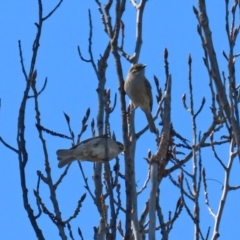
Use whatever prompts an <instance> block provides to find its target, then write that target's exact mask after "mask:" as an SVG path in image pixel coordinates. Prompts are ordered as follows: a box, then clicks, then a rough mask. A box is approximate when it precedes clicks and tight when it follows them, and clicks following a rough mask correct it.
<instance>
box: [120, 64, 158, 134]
mask: <svg viewBox="0 0 240 240" xmlns="http://www.w3.org/2000/svg"><path fill="white" fill-rule="evenodd" d="M145 67H146V65H144V64H141V63H137V64H134V65H133V66H132V67H131V68H130V70H129V73H128V75H127V78H126V81H125V84H124V90H125V92H126V93H127V95H128V96H129V98H130V99H131V101H132V103H133V105H134V107H135V108H137V107H140V108H141V109H142V110H143V112H144V113H145V115H146V117H147V120H148V125H149V129H150V131H151V132H153V133H156V132H157V130H156V127H155V124H154V121H153V118H152V114H151V111H152V105H153V97H152V88H151V85H150V83H149V81H148V80H147V79H146V77H145Z"/></svg>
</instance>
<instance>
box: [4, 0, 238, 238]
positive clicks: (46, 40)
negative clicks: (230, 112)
mask: <svg viewBox="0 0 240 240" xmlns="http://www.w3.org/2000/svg"><path fill="white" fill-rule="evenodd" d="M206 2H207V8H208V13H209V17H210V26H211V28H212V32H213V39H214V45H215V47H216V49H215V50H216V54H217V57H218V59H219V64H220V70H221V71H227V63H226V61H225V59H224V57H223V56H222V50H225V52H228V45H227V37H226V34H225V22H224V18H225V15H224V14H225V13H224V11H225V1H224V0H221V1H220V0H211V1H206ZM230 2H233V1H230ZM56 3H57V1H56V0H55V1H43V9H44V11H43V12H44V14H47V13H48V12H49V11H50V10H51V9H52V8H53V7H54V6H55V4H56ZM231 4H232V3H231ZM231 4H230V6H231ZM193 5H194V6H196V7H197V5H198V3H197V0H188V1H173V0H162V1H158V0H151V1H148V2H147V4H146V7H145V12H144V17H143V45H142V51H141V55H140V59H139V62H142V63H145V64H147V68H146V76H147V77H148V79H149V81H150V82H151V83H152V87H153V94H154V95H156V89H155V87H154V81H153V76H154V75H156V76H157V77H158V78H159V80H160V83H161V86H164V85H163V84H164V81H165V74H164V63H163V51H164V48H167V49H168V51H169V59H168V60H169V63H170V73H171V74H172V80H173V84H172V85H173V89H172V122H173V126H174V128H175V130H176V131H177V132H179V133H180V134H182V135H183V136H184V137H186V138H187V139H188V140H189V141H190V142H191V139H192V135H191V134H192V127H191V117H190V115H189V114H188V113H187V112H186V111H185V110H184V109H183V107H182V103H181V96H182V94H183V93H187V97H189V93H188V80H187V79H188V65H187V59H188V55H189V54H191V55H192V58H193V72H192V75H193V83H194V93H195V107H196V108H197V107H198V106H199V105H200V103H201V100H202V97H206V99H207V102H206V105H205V108H204V110H203V112H202V114H201V115H200V117H199V119H198V123H199V127H198V131H202V132H204V131H206V130H207V128H208V126H209V124H210V123H211V121H212V117H211V115H210V110H209V107H210V104H211V101H210V100H211V98H210V96H209V92H210V91H209V88H208V81H209V79H208V76H207V71H206V69H205V68H204V65H203V61H202V57H203V50H202V47H201V42H200V39H199V36H198V34H197V31H196V29H197V20H196V18H195V15H194V13H193V10H192V6H193ZM0 9H1V10H0V12H1V14H0V29H1V44H0V69H1V71H0V98H1V109H0V136H1V137H2V138H3V139H4V140H5V141H6V142H7V143H9V144H10V145H11V146H13V147H17V144H16V136H17V117H18V112H19V106H20V101H21V99H22V96H23V91H24V87H25V79H24V77H23V74H22V71H21V65H20V58H19V50H18V40H21V43H22V50H23V58H24V64H25V67H26V69H27V72H28V71H29V66H30V60H31V56H32V44H33V40H34V38H35V34H36V26H35V25H34V23H35V22H37V21H38V1H37V0H35V1H27V0H23V1H13V0H3V1H1V3H0ZM88 9H90V10H91V14H92V21H93V46H92V47H93V53H94V60H95V62H97V59H98V58H99V56H100V55H101V54H103V51H104V49H105V46H106V44H107V42H108V38H107V36H106V34H105V32H104V31H103V26H102V23H101V20H100V15H99V12H98V9H97V5H96V3H95V1H85V0H72V1H66V0H65V1H63V4H62V5H61V7H60V8H59V9H58V10H57V11H56V12H55V13H54V14H53V16H52V17H51V18H50V19H48V20H47V21H46V22H45V23H44V25H43V31H42V36H41V40H40V49H39V53H38V58H37V63H36V69H37V71H38V77H37V87H38V89H40V88H41V87H42V85H43V83H44V80H45V78H46V77H47V78H48V84H47V87H46V89H45V91H44V92H43V93H42V94H41V96H40V97H39V106H40V109H41V120H42V125H43V126H45V127H46V128H48V129H52V130H53V131H56V132H60V133H63V134H66V135H69V132H68V127H67V124H66V121H65V118H64V115H63V112H66V113H67V114H68V115H69V116H70V118H71V126H72V129H73V131H74V132H75V135H77V133H78V132H79V130H80V127H81V120H82V118H83V116H84V114H85V112H86V110H87V108H89V107H90V109H91V114H90V120H91V119H93V118H94V119H95V120H96V112H97V106H98V104H97V94H96V88H97V79H96V76H95V75H94V71H93V69H92V67H91V65H90V64H89V63H86V62H82V61H81V60H80V58H79V56H78V53H77V46H80V48H81V50H82V54H83V55H84V56H85V57H86V58H89V55H88V37H89V35H88V34H89V20H88ZM113 19H114V18H113ZM135 19H136V12H135V9H134V8H133V7H132V5H131V4H130V2H129V1H127V3H126V11H125V13H124V16H123V21H124V24H125V51H126V52H127V53H128V54H130V55H131V54H133V51H134V44H135ZM238 50H239V44H238V41H237V46H236V51H238ZM121 60H122V65H123V71H124V75H126V74H127V72H128V70H129V68H130V64H129V63H128V62H127V61H126V60H125V59H124V58H122V59H121ZM238 68H239V63H238V59H237V63H236V69H238ZM226 75H227V74H226ZM106 87H107V88H110V89H111V93H112V97H113V96H114V93H117V94H118V88H117V87H118V82H117V77H116V70H115V68H114V61H113V58H112V57H110V58H109V67H108V69H107V83H106ZM118 100H119V98H118ZM156 109H157V103H156V101H155V103H154V108H153V112H154V111H156ZM35 122H36V120H35V112H34V103H33V100H29V101H28V105H27V110H26V122H25V123H26V140H27V143H26V146H27V149H28V152H29V162H28V164H27V167H26V173H27V180H26V181H27V186H28V190H29V199H30V203H31V205H32V208H33V209H34V211H36V212H37V208H36V200H35V198H34V196H33V189H35V188H36V183H37V175H36V171H37V170H41V171H42V172H44V158H43V153H42V151H41V143H40V141H39V139H38V133H37V131H36V127H35ZM110 122H111V129H112V130H113V131H114V132H115V133H116V136H117V139H118V140H119V141H122V135H121V112H120V108H119V102H118V103H117V108H116V110H115V111H114V112H113V114H112V115H111V118H110ZM89 123H90V121H89ZM145 125H146V119H145V116H144V115H143V113H142V112H141V111H140V110H139V109H138V110H136V128H137V130H140V129H141V128H142V127H144V126H145ZM96 130H97V129H96ZM44 137H45V139H46V142H47V146H48V153H49V159H50V163H51V168H52V174H53V179H54V180H55V181H56V180H57V179H58V177H59V176H60V174H61V173H62V171H63V170H62V169H59V168H58V167H57V158H56V150H57V149H59V148H68V147H70V146H71V142H70V141H69V140H66V139H60V138H57V137H53V136H51V135H48V134H46V133H44ZM88 137H91V131H90V128H88V129H87V131H86V132H85V133H84V136H83V139H85V138H88ZM137 149H138V153H137V155H136V162H137V167H136V179H137V186H138V189H140V188H141V186H142V185H143V183H144V181H145V179H146V176H147V171H148V165H147V163H146V161H145V160H144V159H143V158H144V157H146V156H147V151H148V149H151V150H152V152H155V151H156V145H155V139H154V135H153V134H150V133H149V132H147V133H146V134H145V135H144V136H142V137H141V139H140V140H139V142H138V144H137ZM180 150H181V149H180ZM219 150H221V149H219ZM0 153H1V155H0V156H1V158H0V161H1V167H0V179H1V181H0V202H1V204H0V226H1V231H0V239H3V240H12V239H18V240H25V239H36V236H35V233H34V231H33V229H32V227H31V225H30V222H29V220H28V217H27V213H26V212H25V210H24V209H23V201H22V192H21V188H20V177H19V166H18V159H17V155H16V154H15V153H14V152H12V151H10V150H9V149H7V148H5V147H4V146H3V145H2V144H0ZM228 154H229V151H228V149H227V148H225V149H222V150H221V156H222V158H223V159H224V162H227V160H228V159H227V157H228ZM120 158H121V162H122V164H121V171H122V173H123V169H124V165H123V157H122V156H120ZM215 161H216V160H214V158H213V156H212V154H211V153H209V152H208V151H207V150H203V165H204V166H206V168H207V174H208V178H212V179H216V180H218V181H220V182H221V181H223V171H222V170H221V168H220V167H219V166H217V165H216V164H215V163H214V164H213V162H215ZM113 162H114V161H113ZM112 164H113V163H112ZM213 166H214V167H213ZM83 167H84V170H85V174H86V176H87V177H88V181H89V184H90V186H92V174H93V171H92V168H93V166H92V164H91V163H88V162H85V163H83ZM186 167H187V168H188V169H189V170H191V168H192V165H191V162H189V163H188V164H187V166H186ZM236 169H237V170H236V171H235V172H233V175H232V176H231V177H232V179H231V180H232V181H233V183H235V184H238V183H239V181H238V180H239V177H238V176H239V164H236ZM178 174H179V171H176V172H174V173H173V175H172V176H173V177H174V178H175V179H176V177H177V175H178ZM92 189H93V188H92ZM85 192H86V190H85V188H84V182H83V179H82V177H81V174H80V172H79V169H78V166H77V164H76V163H73V164H72V166H71V167H70V170H69V172H68V175H67V177H66V178H65V179H64V181H63V182H62V184H61V185H60V187H59V189H58V192H57V194H58V199H59V205H60V207H61V211H62V215H63V218H64V219H66V218H68V217H69V215H71V214H72V213H73V211H74V210H75V207H76V205H77V201H78V199H79V198H80V197H81V195H82V194H84V193H85ZM209 192H210V194H209V197H210V201H211V203H212V208H213V210H214V211H215V212H216V211H217V207H218V201H219V199H220V196H221V193H222V191H221V184H219V183H216V182H213V181H212V182H209ZM40 193H41V197H42V199H43V201H44V203H45V204H46V206H47V207H48V208H49V209H50V210H52V205H51V202H50V201H49V190H48V188H47V187H46V186H44V184H43V183H42V184H41V187H40ZM122 194H123V195H124V194H125V191H124V187H122ZM148 195H149V189H146V190H145V192H144V193H143V194H142V196H141V197H139V214H140V213H141V212H142V210H143V208H144V204H145V202H146V201H147V199H148ZM239 197H240V194H239V192H232V193H231V194H230V197H229V198H228V199H227V205H226V208H225V211H224V215H223V217H224V220H223V221H222V225H221V226H222V227H221V239H239V238H240V230H239V226H238V225H239V222H240V217H239V216H240V214H239V210H240V209H239V204H238V202H239ZM178 198H179V190H178V189H176V188H175V187H174V186H172V184H171V183H170V180H169V179H164V181H163V183H162V186H161V205H162V209H163V212H164V214H165V219H167V217H168V212H169V211H174V209H175V206H176V201H177V199H178ZM200 199H201V204H202V205H201V206H202V207H201V216H202V218H201V226H202V230H203V233H204V234H206V232H207V228H208V226H213V223H214V221H213V218H212V217H211V216H209V213H208V210H207V208H206V207H205V205H204V197H203V192H201V197H200ZM123 203H124V197H123ZM190 209H192V205H190ZM120 219H121V220H122V222H124V217H123V215H121V217H120ZM98 222H99V215H98V213H97V210H96V208H95V206H94V205H93V203H92V200H91V198H90V196H89V194H87V197H86V199H85V201H84V203H83V207H82V208H81V212H80V214H79V217H78V218H77V220H74V221H73V222H72V230H73V233H74V234H75V236H76V235H77V227H78V226H79V227H80V228H81V230H82V232H83V235H84V239H92V238H93V226H97V225H98ZM39 225H40V227H41V229H42V230H43V233H44V236H45V238H46V239H58V231H57V228H56V227H55V226H53V224H52V222H51V220H49V218H48V217H47V216H46V215H42V216H41V218H40V219H39ZM193 235H194V228H193V224H192V221H191V219H190V217H189V216H188V215H187V213H186V210H185V209H183V212H182V214H181V215H180V217H179V219H178V221H177V222H176V224H175V225H174V229H173V231H172V233H171V234H170V239H180V240H186V239H193ZM77 238H78V237H77V236H76V239H77ZM117 239H121V238H120V235H119V234H118V235H117Z"/></svg>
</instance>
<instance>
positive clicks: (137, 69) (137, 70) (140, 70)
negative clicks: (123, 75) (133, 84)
mask: <svg viewBox="0 0 240 240" xmlns="http://www.w3.org/2000/svg"><path fill="white" fill-rule="evenodd" d="M146 66H147V65H145V64H142V63H137V64H134V65H133V66H132V67H131V68H130V71H129V73H130V74H131V75H134V76H138V75H144V73H145V67H146Z"/></svg>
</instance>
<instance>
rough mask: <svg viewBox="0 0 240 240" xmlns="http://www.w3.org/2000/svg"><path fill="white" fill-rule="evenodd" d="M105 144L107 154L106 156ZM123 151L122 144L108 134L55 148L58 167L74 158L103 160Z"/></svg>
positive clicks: (91, 160) (93, 160)
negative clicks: (70, 145)
mask: <svg viewBox="0 0 240 240" xmlns="http://www.w3.org/2000/svg"><path fill="white" fill-rule="evenodd" d="M106 145H107V149H108V151H107V156H106V152H105V149H106ZM122 151H123V144H122V143H120V142H117V141H115V140H113V139H112V138H110V137H108V136H99V137H93V138H89V139H86V140H84V141H82V142H80V143H79V144H77V145H76V146H73V147H72V148H70V149H59V150H57V152H56V153H57V156H58V160H59V163H58V167H60V168H61V167H63V166H65V165H67V164H69V163H71V162H72V161H74V160H82V161H90V162H104V161H106V160H112V159H113V158H115V157H116V156H117V155H118V154H119V153H120V152H122Z"/></svg>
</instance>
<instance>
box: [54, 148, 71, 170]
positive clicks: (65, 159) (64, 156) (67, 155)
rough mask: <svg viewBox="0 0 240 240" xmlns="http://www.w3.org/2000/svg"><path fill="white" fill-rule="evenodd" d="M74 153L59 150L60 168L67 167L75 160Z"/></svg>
mask: <svg viewBox="0 0 240 240" xmlns="http://www.w3.org/2000/svg"><path fill="white" fill-rule="evenodd" d="M73 151H74V150H71V149H70V150H66V149H59V150H57V156H58V160H59V163H58V167H59V168H62V167H64V166H65V165H67V164H69V163H71V162H72V161H74V160H75V158H74V157H73Z"/></svg>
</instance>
